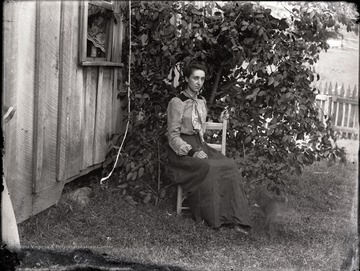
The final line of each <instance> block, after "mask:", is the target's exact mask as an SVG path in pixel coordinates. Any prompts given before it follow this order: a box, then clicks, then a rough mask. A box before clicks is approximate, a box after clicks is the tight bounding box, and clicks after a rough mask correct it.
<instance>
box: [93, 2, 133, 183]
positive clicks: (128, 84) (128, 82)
mask: <svg viewBox="0 0 360 271" xmlns="http://www.w3.org/2000/svg"><path fill="white" fill-rule="evenodd" d="M130 65H131V0H129V57H128V81H127V83H125V85H126V87H127V98H128V119H127V123H126V128H125V133H124V137H123V140H122V142H121V145H120V148H119V151H118V153H117V155H116V160H115V163H114V166H113V168H112V170H111V171H110V173H109V174H108V175H107V176H106V177H103V178H101V180H100V184H102V183H103V181H105V180H107V179H109V178H110V176H111V175H112V173H113V172H114V170H115V168H116V165H117V163H118V160H119V156H120V152H121V150H122V147H123V145H124V142H125V139H126V136H127V133H128V129H129V122H130V92H131V89H130V78H131V77H130Z"/></svg>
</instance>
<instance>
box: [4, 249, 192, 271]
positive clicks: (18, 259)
mask: <svg viewBox="0 0 360 271" xmlns="http://www.w3.org/2000/svg"><path fill="white" fill-rule="evenodd" d="M1 256H2V257H1V258H2V262H1V270H19V271H20V270H29V269H30V270H71V271H73V270H88V271H92V270H124V271H125V270H126V271H142V270H144V271H145V270H149V271H151V270H154V271H155V270H156V271H170V270H174V271H183V270H185V269H183V268H180V267H176V266H166V265H156V264H143V263H138V262H134V261H124V260H119V259H115V258H114V257H111V256H109V255H108V254H106V253H105V252H104V253H98V252H95V251H93V250H91V249H90V248H76V249H72V250H70V249H49V248H34V247H25V248H22V249H21V251H20V252H19V253H18V254H17V253H14V252H10V251H9V250H7V249H2V253H1ZM5 259H7V262H5V261H4V260H5Z"/></svg>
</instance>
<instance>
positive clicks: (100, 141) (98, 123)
mask: <svg viewBox="0 0 360 271" xmlns="http://www.w3.org/2000/svg"><path fill="white" fill-rule="evenodd" d="M105 71H106V69H105V68H103V67H99V78H98V84H97V96H96V116H95V118H96V120H95V135H94V164H98V163H101V162H103V161H104V160H105V154H104V150H106V107H107V106H111V104H110V105H109V104H106V101H107V99H106V97H107V95H108V93H106V91H107V89H106V87H105V85H106V83H105V82H104V73H106V72H105Z"/></svg>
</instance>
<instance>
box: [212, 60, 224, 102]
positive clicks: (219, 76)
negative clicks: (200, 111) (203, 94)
mask: <svg viewBox="0 0 360 271" xmlns="http://www.w3.org/2000/svg"><path fill="white" fill-rule="evenodd" d="M222 71H223V67H220V68H219V70H218V72H217V73H216V78H215V82H214V85H213V88H212V90H211V95H210V100H209V103H210V104H213V103H214V100H215V96H216V93H217V89H218V86H219V82H220V78H221V73H222Z"/></svg>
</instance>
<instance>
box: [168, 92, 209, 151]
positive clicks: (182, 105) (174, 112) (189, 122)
mask: <svg viewBox="0 0 360 271" xmlns="http://www.w3.org/2000/svg"><path fill="white" fill-rule="evenodd" d="M206 116H207V107H206V100H205V98H204V97H202V96H200V95H198V96H196V97H194V98H193V97H191V96H190V95H189V94H188V93H186V92H185V91H182V92H181V93H180V95H179V96H177V97H174V98H172V99H171V100H170V102H169V105H168V107H167V125H168V126H167V128H168V130H167V137H168V140H169V145H170V147H171V148H172V149H173V150H174V152H175V153H176V154H177V155H191V156H192V155H193V154H194V150H192V147H191V145H190V144H188V143H186V142H185V141H184V140H183V139H182V138H181V137H180V134H186V135H194V134H199V136H200V139H201V140H202V141H204V138H203V135H204V133H205V130H206V124H205V123H206Z"/></svg>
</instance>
